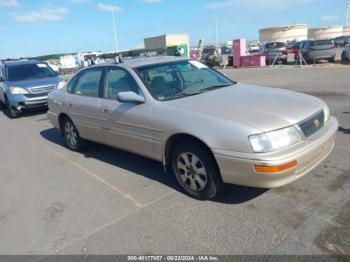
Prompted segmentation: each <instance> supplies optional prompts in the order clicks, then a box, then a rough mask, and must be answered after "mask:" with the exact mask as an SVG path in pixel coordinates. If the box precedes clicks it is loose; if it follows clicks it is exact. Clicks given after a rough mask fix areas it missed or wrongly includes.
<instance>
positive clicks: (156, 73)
mask: <svg viewBox="0 0 350 262" xmlns="http://www.w3.org/2000/svg"><path fill="white" fill-rule="evenodd" d="M147 74H148V76H149V81H148V82H147V87H148V89H149V91H150V92H151V93H152V94H153V96H155V97H157V98H158V99H163V98H165V97H167V96H169V95H171V94H173V93H174V91H175V90H181V83H180V82H179V78H178V76H177V72H176V69H174V68H173V67H172V66H169V65H164V66H158V67H153V68H150V69H147Z"/></svg>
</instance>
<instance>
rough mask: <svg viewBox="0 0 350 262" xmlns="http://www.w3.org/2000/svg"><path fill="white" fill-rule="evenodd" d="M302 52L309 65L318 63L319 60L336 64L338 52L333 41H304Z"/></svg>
mask: <svg viewBox="0 0 350 262" xmlns="http://www.w3.org/2000/svg"><path fill="white" fill-rule="evenodd" d="M301 52H302V54H303V56H304V59H305V60H306V62H307V63H309V64H310V63H316V62H318V61H319V60H328V61H329V62H331V63H334V62H335V57H336V50H335V45H334V43H333V41H332V40H315V41H311V40H308V41H304V42H303V44H302V47H301Z"/></svg>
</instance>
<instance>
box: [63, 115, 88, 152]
mask: <svg viewBox="0 0 350 262" xmlns="http://www.w3.org/2000/svg"><path fill="white" fill-rule="evenodd" d="M62 133H63V137H64V140H65V141H66V144H67V146H68V147H69V148H70V149H71V150H73V151H80V150H81V149H83V148H84V146H85V141H84V140H83V139H81V138H80V136H79V133H78V130H77V129H76V127H75V125H74V124H73V122H72V121H71V120H70V119H69V118H68V117H66V118H65V119H64V120H63V126H62Z"/></svg>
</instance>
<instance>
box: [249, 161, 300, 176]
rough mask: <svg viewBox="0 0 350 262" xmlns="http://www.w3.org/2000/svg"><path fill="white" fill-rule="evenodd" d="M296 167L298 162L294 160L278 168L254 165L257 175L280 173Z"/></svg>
mask: <svg viewBox="0 0 350 262" xmlns="http://www.w3.org/2000/svg"><path fill="white" fill-rule="evenodd" d="M297 165H298V162H297V161H296V160H294V161H292V162H289V163H287V164H283V165H279V166H262V165H255V166H254V168H255V171H256V172H259V173H278V172H282V171H285V170H288V169H292V168H294V167H296V166H297Z"/></svg>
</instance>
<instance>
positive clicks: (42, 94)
mask: <svg viewBox="0 0 350 262" xmlns="http://www.w3.org/2000/svg"><path fill="white" fill-rule="evenodd" d="M48 94H49V93H47V92H46V93H39V94H25V95H24V96H25V97H28V98H36V97H42V96H47V95H48Z"/></svg>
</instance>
